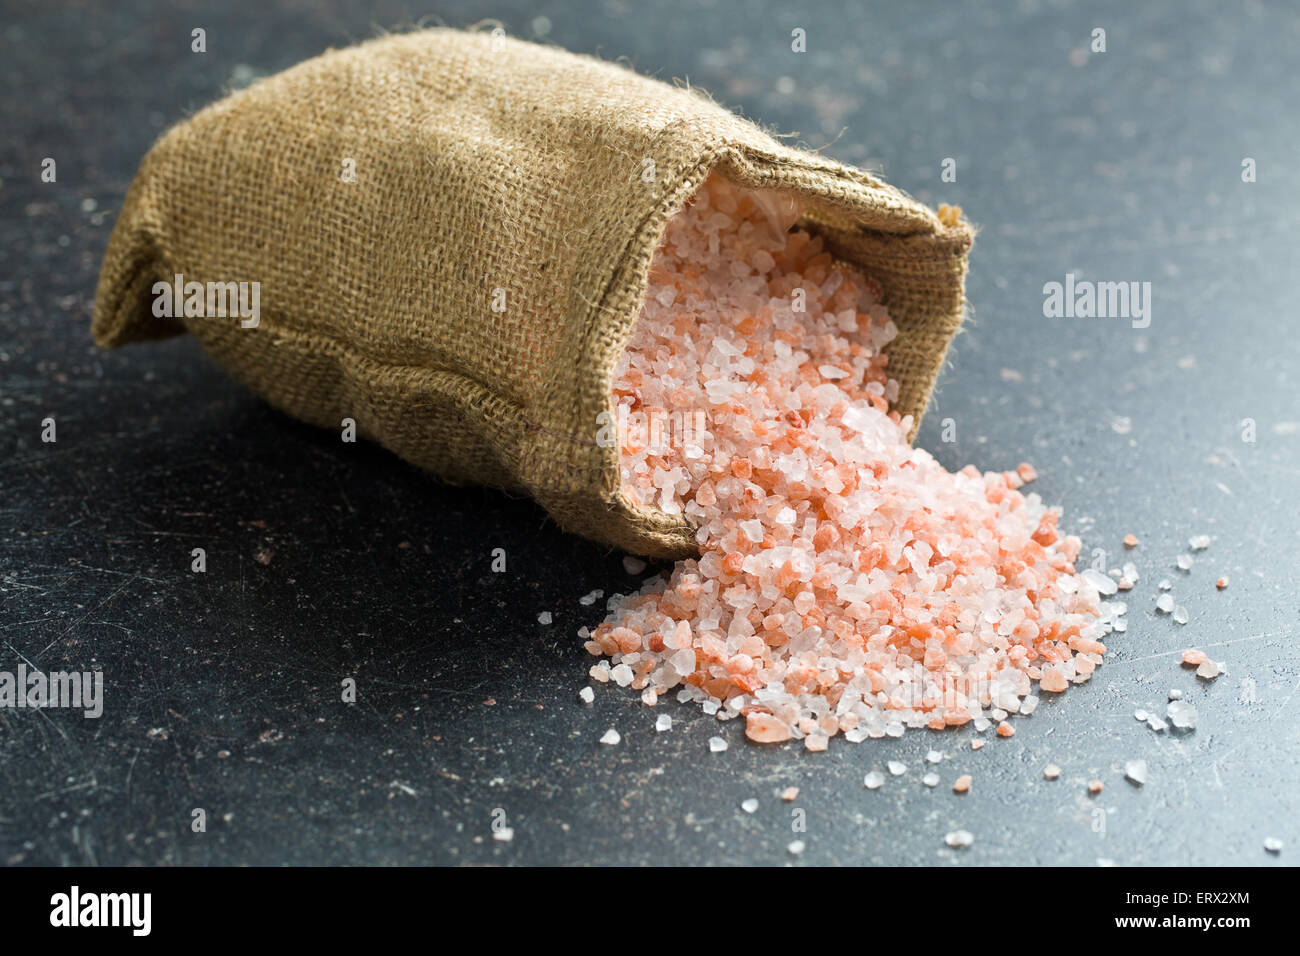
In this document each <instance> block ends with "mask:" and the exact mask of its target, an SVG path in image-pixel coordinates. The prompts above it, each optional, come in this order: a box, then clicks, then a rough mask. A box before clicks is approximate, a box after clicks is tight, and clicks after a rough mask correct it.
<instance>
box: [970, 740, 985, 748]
mask: <svg viewBox="0 0 1300 956" xmlns="http://www.w3.org/2000/svg"><path fill="white" fill-rule="evenodd" d="M983 746H984V741H982V740H972V741H971V742H970V749H971V750H979V749H980V748H981V747H983Z"/></svg>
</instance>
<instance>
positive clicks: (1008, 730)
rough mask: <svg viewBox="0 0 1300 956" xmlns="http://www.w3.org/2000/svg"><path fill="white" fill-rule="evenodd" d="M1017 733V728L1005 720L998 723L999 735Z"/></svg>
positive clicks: (1005, 735) (1012, 735) (1007, 735)
mask: <svg viewBox="0 0 1300 956" xmlns="http://www.w3.org/2000/svg"><path fill="white" fill-rule="evenodd" d="M1015 733H1016V728H1014V727H1012V726H1011V725H1010V724H1009V723H1007V722H1006V721H1005V720H1004V721H1002V723H1000V724H998V736H999V737H1014V736H1015Z"/></svg>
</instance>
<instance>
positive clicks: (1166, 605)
mask: <svg viewBox="0 0 1300 956" xmlns="http://www.w3.org/2000/svg"><path fill="white" fill-rule="evenodd" d="M1173 609H1174V599H1173V598H1172V597H1170V596H1169V595H1168V594H1162V595H1160V597H1159V598H1157V599H1156V610H1157V611H1159V612H1161V613H1162V614H1168V613H1169V612H1170V611H1172V610H1173Z"/></svg>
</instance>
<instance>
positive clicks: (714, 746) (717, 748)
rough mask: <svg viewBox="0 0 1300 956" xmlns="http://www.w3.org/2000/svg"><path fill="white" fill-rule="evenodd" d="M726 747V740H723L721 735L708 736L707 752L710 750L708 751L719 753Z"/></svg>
mask: <svg viewBox="0 0 1300 956" xmlns="http://www.w3.org/2000/svg"><path fill="white" fill-rule="evenodd" d="M726 749H727V742H726V741H725V740H723V739H722V738H721V737H710V738H709V752H710V753H715V754H720V753H722V752H723V751H724V750H726Z"/></svg>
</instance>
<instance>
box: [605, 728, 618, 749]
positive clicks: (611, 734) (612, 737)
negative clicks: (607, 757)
mask: <svg viewBox="0 0 1300 956" xmlns="http://www.w3.org/2000/svg"><path fill="white" fill-rule="evenodd" d="M622 739H623V738H622V737H620V736H619V735H618V731H617V730H615V729H614V728H613V727H611V728H609V730H607V731H605V735H604V736H603V737H601V738H600V742H601V743H602V744H609V745H610V746H611V747H612V746H613V745H614V744H616V743H618V742H619V741H620V740H622Z"/></svg>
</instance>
